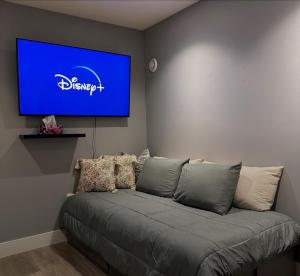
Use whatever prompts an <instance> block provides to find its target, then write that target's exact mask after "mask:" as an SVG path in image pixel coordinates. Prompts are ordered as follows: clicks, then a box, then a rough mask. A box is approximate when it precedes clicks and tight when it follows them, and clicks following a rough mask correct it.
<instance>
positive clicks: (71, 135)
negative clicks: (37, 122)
mask: <svg viewBox="0 0 300 276" xmlns="http://www.w3.org/2000/svg"><path fill="white" fill-rule="evenodd" d="M19 137H20V138H21V139H45V138H80V137H86V135H85V133H66V134H22V135H19Z"/></svg>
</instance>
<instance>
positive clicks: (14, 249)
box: [0, 230, 67, 258]
mask: <svg viewBox="0 0 300 276" xmlns="http://www.w3.org/2000/svg"><path fill="white" fill-rule="evenodd" d="M66 240H67V238H66V236H65V234H64V233H63V231H62V230H55V231H51V232H46V233H42V234H38V235H34V236H29V237H25V238H21V239H17V240H13V241H8V242H3V243H0V258H3V257H7V256H10V255H15V254H18V253H22V252H26V251H30V250H33V249H37V248H40V247H45V246H49V245H52V244H56V243H60V242H65V241H66Z"/></svg>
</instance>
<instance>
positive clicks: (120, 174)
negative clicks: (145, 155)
mask: <svg viewBox="0 0 300 276" xmlns="http://www.w3.org/2000/svg"><path fill="white" fill-rule="evenodd" d="M136 162H137V159H136V156H135V155H129V154H124V155H117V156H116V168H117V181H116V187H117V188H118V189H135V166H136Z"/></svg>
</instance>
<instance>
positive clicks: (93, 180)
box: [77, 159, 116, 192]
mask: <svg viewBox="0 0 300 276" xmlns="http://www.w3.org/2000/svg"><path fill="white" fill-rule="evenodd" d="M115 165H116V163H115V161H113V160H105V159H82V160H80V169H81V170H80V178H79V185H78V187H77V192H107V191H113V190H115V188H116V177H115Z"/></svg>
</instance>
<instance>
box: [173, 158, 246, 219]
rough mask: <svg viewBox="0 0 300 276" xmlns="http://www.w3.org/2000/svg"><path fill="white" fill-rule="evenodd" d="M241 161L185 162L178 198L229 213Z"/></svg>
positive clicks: (197, 206) (176, 196)
mask: <svg viewBox="0 0 300 276" xmlns="http://www.w3.org/2000/svg"><path fill="white" fill-rule="evenodd" d="M240 170H241V163H240V164H237V165H234V166H231V165H220V164H199V165H198V164H197V165H192V164H186V165H185V166H184V167H183V169H182V173H181V176H180V179H179V183H178V186H177V190H176V192H175V194H174V198H175V200H176V201H178V202H180V203H182V204H185V205H189V206H193V207H196V208H200V209H204V210H208V211H211V212H215V213H217V214H220V215H223V214H226V213H227V212H228V210H229V209H230V207H231V203H232V200H233V197H234V193H235V190H236V186H237V182H238V179H239V175H240Z"/></svg>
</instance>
